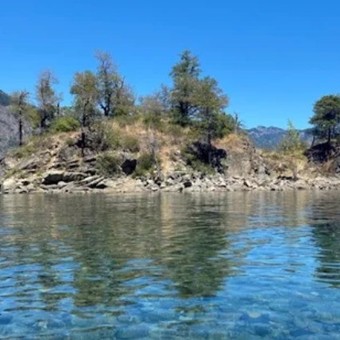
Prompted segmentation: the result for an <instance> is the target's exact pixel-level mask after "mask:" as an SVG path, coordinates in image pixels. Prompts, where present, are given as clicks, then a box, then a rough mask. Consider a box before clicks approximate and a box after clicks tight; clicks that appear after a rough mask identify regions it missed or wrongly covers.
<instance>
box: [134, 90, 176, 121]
mask: <svg viewBox="0 0 340 340" xmlns="http://www.w3.org/2000/svg"><path fill="white" fill-rule="evenodd" d="M168 91H169V90H168V88H167V87H166V86H162V87H161V90H160V91H157V92H155V93H154V94H151V95H148V96H144V97H141V98H140V100H139V101H140V104H139V111H140V112H141V113H142V115H143V119H144V121H145V122H147V123H151V124H156V125H157V124H158V123H159V122H160V120H161V118H165V117H167V116H168V115H169V111H170V105H169V92H168Z"/></svg>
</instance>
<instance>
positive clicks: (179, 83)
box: [170, 50, 201, 126]
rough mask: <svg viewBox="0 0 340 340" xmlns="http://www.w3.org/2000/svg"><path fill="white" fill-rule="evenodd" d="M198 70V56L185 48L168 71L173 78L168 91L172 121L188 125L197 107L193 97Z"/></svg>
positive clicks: (196, 84)
mask: <svg viewBox="0 0 340 340" xmlns="http://www.w3.org/2000/svg"><path fill="white" fill-rule="evenodd" d="M200 72H201V70H200V65H199V61H198V58H197V57H195V56H193V55H192V54H191V52H190V51H187V50H186V51H184V52H183V53H182V54H181V56H180V61H179V62H178V63H177V64H176V65H175V66H174V67H173V68H172V71H171V73H170V76H171V77H172V80H173V88H172V90H171V93H170V96H171V106H172V110H173V115H174V121H175V122H176V123H178V124H180V125H183V126H184V125H188V124H189V123H190V119H191V117H192V116H193V115H194V114H195V113H196V110H197V108H196V106H195V104H194V101H193V97H194V94H195V91H196V89H197V86H198V80H199V75H200Z"/></svg>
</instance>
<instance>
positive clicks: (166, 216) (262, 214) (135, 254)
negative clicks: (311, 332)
mask: <svg viewBox="0 0 340 340" xmlns="http://www.w3.org/2000/svg"><path fill="white" fill-rule="evenodd" d="M339 206H340V197H339V195H338V194H337V193H336V192H335V193H318V192H315V193H307V192H291V193H229V194H216V193H214V194H204V195H189V194H188V195H186V194H175V195H173V194H171V195H170V194H169V195H125V196H105V195H79V196H72V195H66V196H59V195H50V196H48V195H41V196H40V195H32V196H6V197H4V196H3V197H0V237H1V248H0V289H1V293H0V295H1V296H0V298H1V299H2V301H3V304H2V305H1V306H0V313H1V314H0V330H1V328H3V329H4V332H3V333H1V332H0V335H1V334H2V335H3V336H4V335H6V332H8V333H7V335H8V334H9V335H13V334H12V332H14V329H17V332H18V334H17V335H18V336H19V335H20V334H21V333H23V334H25V332H27V331H28V329H30V330H31V332H33V333H32V334H36V333H37V332H38V333H39V334H45V335H49V334H54V333H53V329H59V330H60V332H64V333H60V336H64V335H65V334H66V335H67V334H68V335H69V334H71V333H72V332H74V331H75V329H77V330H79V331H84V329H87V331H88V332H90V333H89V334H92V338H93V336H98V338H100V336H103V334H104V337H106V335H107V334H109V336H110V337H112V334H115V336H116V337H118V338H119V337H124V336H125V335H126V334H125V333H124V334H125V335H124V334H122V333H120V332H122V331H123V330H125V329H126V326H127V325H131V324H134V325H135V324H139V325H140V323H145V329H144V328H143V329H144V331H143V330H141V329H139V331H138V332H141V333H138V332H137V333H138V334H137V333H136V334H137V335H138V337H140V335H141V334H144V333H145V336H147V337H148V336H150V334H151V333H150V332H151V329H150V327H151V326H150V325H153V327H155V326H157V327H156V328H157V329H156V330H154V329H153V330H152V335H153V336H156V335H158V336H175V335H178V334H179V335H181V336H184V335H185V334H187V335H188V337H190V336H193V337H197V336H198V334H201V333H200V332H203V333H202V334H203V335H204V337H206V336H207V335H209V334H210V333H209V332H213V331H214V332H215V331H216V332H217V333H216V334H223V335H224V336H225V335H226V333H225V327H226V325H227V324H228V323H227V324H226V319H225V318H228V320H229V321H228V322H229V323H230V325H229V324H228V325H229V326H228V327H229V328H230V329H229V328H228V329H229V330H230V333H228V334H229V336H230V337H233V336H238V335H240V334H242V335H245V333H242V332H244V330H243V331H242V329H244V327H246V328H247V327H249V329H248V330H247V332H248V331H249V332H250V333H249V334H250V335H254V334H257V333H256V332H257V331H256V329H258V327H260V326H259V325H258V323H261V325H262V323H268V324H271V323H275V322H277V323H278V324H280V325H282V327H281V328H278V329H277V331H278V332H279V331H280V332H283V333H282V334H281V333H280V334H281V336H282V335H283V334H284V329H286V328H287V325H288V323H289V322H290V321H289V319H287V315H289V313H290V312H289V309H294V308H300V309H301V304H300V305H299V304H297V305H296V302H295V301H296V299H301V300H303V301H304V300H306V301H309V302H308V303H310V301H312V300H310V299H311V295H309V294H310V293H308V292H307V291H306V290H305V289H306V288H305V287H311V286H313V287H314V288H313V289H314V291H315V292H317V293H315V294H318V295H316V296H318V298H319V299H320V303H321V302H322V299H323V298H324V296H322V294H331V293H329V292H328V291H327V292H326V291H320V292H319V291H318V290H320V289H326V288H324V286H320V287H319V286H317V284H318V282H320V284H322V285H325V284H326V286H331V287H339V286H340V270H339V269H340V267H339V263H340V249H339V243H338V242H337V241H338V240H339V236H340V234H339V233H340V229H339V221H340V212H339V211H338V209H337V208H336V207H339ZM314 277H317V278H318V282H317V281H314ZM273 286H275V287H276V290H277V291H273V290H272V287H273ZM333 291H335V292H337V294H339V292H340V291H338V290H333ZM291 292H295V293H296V294H297V295H296V296H294V300H292V302H291V303H290V304H288V305H287V310H286V311H285V310H284V309H282V308H283V306H284V305H285V304H287V303H286V302H285V301H290V299H291V294H292V293H291ZM301 296H303V298H301ZM339 298H340V295H339ZM313 301H314V300H313ZM314 302H315V303H317V302H316V301H314ZM314 302H313V303H314ZM264 303H265V305H264ZM303 303H307V302H303ZM240 304H241V306H242V307H238V305H240ZM268 304H273V305H270V309H271V310H276V313H279V315H280V318H278V319H277V320H276V319H275V317H276V316H275V315H274V316H270V315H269V314H268V311H266V310H267V309H268ZM265 306H266V307H265ZM337 307H340V305H339V306H337V305H336V306H334V308H337ZM249 308H250V309H251V311H249ZM317 308H319V307H317ZM339 309H340V308H339ZM254 310H255V311H256V312H254ZM260 310H263V311H262V312H259V311H260ZM13 313H15V315H16V318H17V319H18V320H19V321H20V322H21V324H22V325H24V326H23V327H24V328H20V327H19V328H18V326H17V325H15V322H14V321H13V320H12V319H11V317H10V315H13ZM41 313H43V314H41ZM254 313H255V314H254ZM280 313H284V314H280ZM254 315H256V317H253V316H254ZM307 315H308V314H307ZM4 316H6V317H5V319H4V320H5V321H3V322H4V323H5V326H6V327H5V326H4V327H2V326H1V323H2V321H1V320H2V319H1V318H2V317H4ZM299 317H301V318H302V317H305V316H303V315H302V316H301V315H300V316H299ZM306 318H307V319H308V317H306ZM6 320H7V321H6ZM42 320H43V321H42ZM86 320H87V321H86ZM213 320H215V321H213ZM218 320H220V321H218ZM193 321H194V323H193ZM162 322H163V323H165V324H166V326H164V325H165V324H164V325H163V323H162ZM339 323H340V316H339ZM11 325H13V327H12V328H11ZM162 325H163V326H162ZM194 325H195V326H194ZM199 325H201V326H202V325H205V327H207V328H205V329H204V331H202V329H201V328H199V327H201V326H199ZM14 326H16V327H14ZM255 326H256V327H255ZM262 326H263V325H262ZM262 326H261V327H262ZM300 326H301V325H300ZM300 326H299V324H298V323H292V324H291V327H293V329H294V331H292V332H293V333H287V334H286V335H287V336H290V335H292V334H295V333H294V332H299V330H300V329H301V327H302V326H301V327H300ZM25 327H26V328H25ZM88 327H90V328H88ZM91 327H92V328H91ZM98 327H99V329H100V332H99V333H98ZM219 327H221V329H219ZM223 327H224V328H223ZM261 327H260V328H261ZM294 327H295V328H294ZM302 328H303V327H302ZM129 329H130V328H129ZM146 329H147V331H146ZM223 329H224V331H223ZM325 329H326V328H325ZM104 330H105V331H104ZM20 331H21V333H20ZM106 331H108V332H109V333H105V332H106ZM321 331H322V330H321ZM49 332H52V333H49ZM70 332H71V333H70ZM91 332H92V333H91ZM103 332H104V333H103ZM112 332H113V333H112ZM143 332H144V333H143ZM157 332H158V333H157ZM171 332H173V333H171ZM188 332H189V333H188ZM190 332H193V333H190ZM218 332H222V333H218ZM240 332H241V333H240ZM254 332H255V333H254ZM319 332H320V329H319ZM58 334H59V333H58ZM136 334H135V335H136ZM214 334H215V333H214ZM216 334H215V335H216ZM249 334H248V335H249ZM278 334H279V333H278ZM297 334H298V333H297ZM271 336H273V334H271Z"/></svg>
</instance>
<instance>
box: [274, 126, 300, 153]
mask: <svg viewBox="0 0 340 340" xmlns="http://www.w3.org/2000/svg"><path fill="white" fill-rule="evenodd" d="M304 148H305V145H304V143H303V142H302V140H301V138H300V134H299V131H298V130H297V129H296V128H295V126H294V125H293V123H292V122H291V121H290V120H288V127H287V133H286V135H285V137H284V138H283V139H282V141H281V143H280V144H279V150H281V151H283V152H285V153H290V152H295V151H301V150H303V149H304Z"/></svg>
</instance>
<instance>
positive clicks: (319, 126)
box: [310, 95, 340, 144]
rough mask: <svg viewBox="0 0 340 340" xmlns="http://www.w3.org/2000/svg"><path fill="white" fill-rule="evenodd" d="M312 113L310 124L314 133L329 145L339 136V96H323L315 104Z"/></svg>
mask: <svg viewBox="0 0 340 340" xmlns="http://www.w3.org/2000/svg"><path fill="white" fill-rule="evenodd" d="M313 111H314V115H313V116H312V117H311V119H310V123H311V124H313V125H314V131H315V132H317V134H318V135H319V137H322V138H325V139H327V142H328V144H330V142H331V139H332V138H334V137H336V136H337V135H338V134H339V131H338V129H339V126H340V96H339V95H328V96H323V97H322V98H321V99H319V100H318V101H317V102H316V103H315V105H314V109H313Z"/></svg>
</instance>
